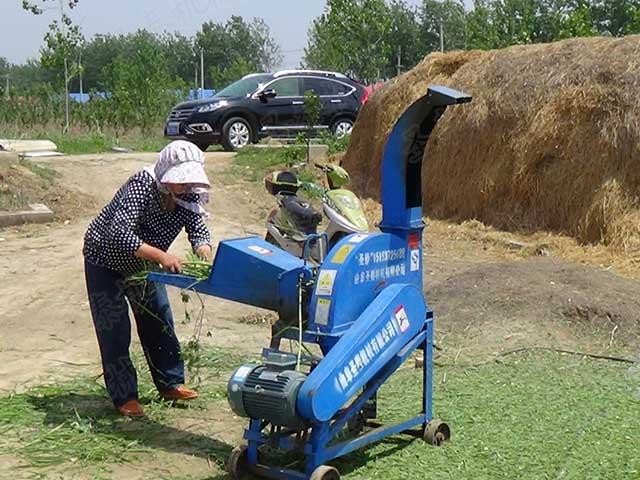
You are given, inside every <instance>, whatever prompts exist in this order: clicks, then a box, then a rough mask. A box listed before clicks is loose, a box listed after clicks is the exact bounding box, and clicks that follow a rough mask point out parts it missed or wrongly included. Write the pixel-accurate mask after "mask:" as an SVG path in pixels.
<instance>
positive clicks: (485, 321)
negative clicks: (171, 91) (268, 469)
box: [0, 153, 640, 478]
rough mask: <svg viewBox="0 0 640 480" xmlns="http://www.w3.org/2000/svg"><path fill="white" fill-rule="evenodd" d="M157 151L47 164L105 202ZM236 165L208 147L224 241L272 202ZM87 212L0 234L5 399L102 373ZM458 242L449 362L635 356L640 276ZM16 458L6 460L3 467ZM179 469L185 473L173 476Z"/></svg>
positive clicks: (212, 424) (450, 261)
mask: <svg viewBox="0 0 640 480" xmlns="http://www.w3.org/2000/svg"><path fill="white" fill-rule="evenodd" d="M154 158H155V156H154V155H152V154H149V155H147V154H135V155H133V154H129V155H114V154H105V155H87V156H75V157H59V158H53V159H48V160H44V159H43V160H39V162H42V163H46V164H47V165H48V166H51V167H53V168H55V169H56V170H57V171H59V172H60V173H61V178H60V179H59V180H58V181H60V182H62V183H63V184H64V185H65V186H66V187H67V188H69V189H72V190H76V191H77V192H79V193H81V194H84V195H87V196H90V197H91V198H93V199H94V200H95V203H96V204H98V205H104V204H105V203H106V202H107V201H109V200H110V199H111V197H112V196H113V194H114V192H115V191H116V190H117V188H118V187H119V186H120V185H121V184H122V183H123V182H124V181H125V180H126V179H127V178H128V177H129V176H130V175H132V174H133V173H134V172H136V171H138V170H139V169H140V168H142V167H143V166H145V165H147V164H150V163H152V162H153V161H154ZM230 161H231V157H230V156H229V155H228V154H223V153H210V154H207V165H208V167H207V168H208V171H209V174H210V178H211V180H212V183H213V188H212V195H211V197H212V198H211V204H210V209H209V210H210V212H211V217H210V219H209V220H208V222H209V227H210V229H211V231H212V233H213V235H214V238H215V240H216V241H218V240H220V239H225V238H233V237H238V236H244V235H247V234H258V235H262V234H263V230H264V227H263V224H264V219H265V217H266V214H267V212H268V211H269V209H270V208H272V205H273V200H272V199H271V198H270V197H269V196H268V195H267V194H266V192H263V191H262V189H261V187H260V186H259V185H254V184H247V183H242V182H239V183H235V184H230V183H228V182H229V181H230V179H229V177H228V176H225V175H224V174H223V172H224V170H225V169H226V168H227V167H228V164H229V162H230ZM78 209H79V212H78V216H77V218H78V219H77V220H71V221H69V222H61V223H55V224H51V225H46V226H26V227H21V228H14V229H7V230H0V279H1V281H0V395H2V394H9V393H10V392H13V391H23V390H25V389H26V388H27V387H29V386H33V385H38V384H43V383H48V382H51V381H52V380H53V379H63V378H69V377H73V376H77V375H87V374H95V375H97V374H99V373H100V366H99V362H98V358H99V357H98V350H97V343H96V340H95V334H94V331H93V327H92V323H91V319H90V314H89V306H88V302H87V299H86V293H85V286H84V276H83V266H82V254H81V248H82V238H83V234H84V232H85V229H86V226H87V224H88V222H89V221H90V220H91V218H92V216H93V215H95V213H96V212H95V209H94V208H92V207H91V206H90V205H87V206H79V207H78ZM445 230H446V229H445ZM450 238H451V237H450V235H448V234H446V233H445V232H444V231H443V229H442V228H441V227H440V228H433V229H430V230H428V231H427V243H426V245H427V249H426V252H427V253H426V255H427V258H426V259H425V267H426V271H425V285H426V293H427V297H428V300H429V303H430V305H431V306H432V308H433V309H434V310H435V312H436V319H437V326H436V329H437V335H438V340H437V341H438V343H439V346H440V348H441V349H442V351H441V352H440V354H441V357H440V358H441V360H443V361H447V362H450V363H451V362H463V361H475V360H478V359H485V358H487V357H490V356H491V355H492V354H493V353H497V352H499V351H505V350H509V349H513V348H517V347H521V346H552V347H559V348H566V349H579V350H580V351H592V352H595V353H609V354H614V353H615V354H624V355H635V354H636V353H637V345H638V333H639V332H640V295H639V294H640V283H639V282H638V280H635V279H631V278H626V277H622V276H619V275H617V274H616V273H615V272H614V271H613V270H612V269H606V268H601V267H593V266H591V267H590V266H584V265H578V264H576V263H570V262H567V261H564V260H561V259H559V258H557V257H554V256H553V255H551V256H544V257H536V256H533V257H528V258H524V257H521V256H518V255H514V254H512V253H511V252H510V249H509V247H508V246H503V247H496V246H495V244H492V245H491V246H490V247H488V246H487V244H484V243H483V242H482V241H477V240H474V239H470V238H462V237H456V238H455V241H449V239H450ZM187 248H188V243H187V241H186V237H184V236H183V237H181V238H180V239H179V241H178V242H176V244H175V245H174V246H173V247H172V250H173V252H175V253H176V254H178V255H182V254H184V252H186V251H187ZM177 299H178V297H177V292H172V300H173V302H174V305H178V304H179V303H178V301H177ZM205 302H206V312H207V315H206V320H205V326H204V328H205V331H207V332H211V335H210V336H205V339H206V340H205V341H206V342H209V343H211V344H212V345H217V346H224V347H232V348H233V349H235V350H238V351H243V352H245V351H246V352H248V353H253V354H255V353H257V352H259V351H260V349H261V348H262V347H263V346H266V345H267V339H268V334H269V331H268V329H267V328H266V326H265V325H264V324H257V325H256V324H252V322H239V321H238V320H239V319H241V318H244V317H250V316H256V315H261V314H263V313H264V312H262V311H260V310H258V309H255V308H252V307H246V306H242V305H237V304H232V303H229V302H225V301H222V300H216V299H212V298H207V299H206V300H205ZM177 328H178V333H179V336H180V337H181V338H186V337H188V336H189V335H190V334H191V332H192V328H193V327H192V326H183V325H180V324H178V326H177ZM210 413H211V412H210ZM211 415H213V416H212V418H204V419H199V420H200V421H207V422H208V427H207V428H206V429H205V430H203V431H202V434H203V435H207V436H213V437H214V438H215V440H220V441H225V442H230V443H238V442H239V441H240V436H241V427H240V426H241V425H242V424H243V422H240V421H239V420H238V419H233V418H232V416H231V415H229V412H224V411H223V412H216V413H215V414H213V413H212V414H211ZM192 423H193V421H192ZM185 426H186V427H188V426H189V424H188V420H187V419H185ZM196 430H197V429H196ZM16 462H17V460H16V459H14V458H4V457H2V456H0V464H3V465H5V466H8V465H11V464H16ZM176 465H180V471H179V472H176V471H173V472H172V470H173V467H174V466H176ZM210 468H211V466H210V465H209V463H208V460H206V459H202V458H194V457H192V456H191V455H188V454H184V453H180V452H179V451H178V452H172V453H171V454H170V455H168V456H167V458H164V459H163V460H162V461H159V462H158V464H157V466H156V467H155V470H154V471H155V472H156V473H158V474H169V473H171V472H172V473H171V474H173V475H176V474H177V473H180V472H183V473H184V471H185V470H186V471H188V472H196V473H198V474H202V472H205V474H206V472H207V471H209V469H210ZM116 470H117V471H118V472H119V473H118V477H114V478H125V477H124V476H121V475H120V474H122V475H124V474H125V473H126V475H127V478H147V477H145V475H147V474H149V470H148V469H144V468H142V466H141V465H136V464H135V463H134V464H132V465H130V466H118V467H116ZM116 470H114V471H116ZM138 470H140V472H138ZM143 471H144V473H143ZM167 472H169V473H167ZM216 473H219V471H217V472H216ZM12 478H18V477H15V476H14V477H12ZM158 478H159V477H158ZM216 478H223V477H216Z"/></svg>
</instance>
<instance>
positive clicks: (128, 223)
mask: <svg viewBox="0 0 640 480" xmlns="http://www.w3.org/2000/svg"><path fill="white" fill-rule="evenodd" d="M209 187H210V184H209V180H208V178H207V175H206V173H205V171H204V155H203V153H202V151H200V149H198V147H196V146H195V145H193V144H192V143H189V142H185V141H176V142H173V143H171V144H169V145H168V146H167V147H166V148H165V149H164V150H162V152H160V156H159V158H158V161H157V162H156V164H155V165H154V166H152V167H147V168H145V169H144V170H142V171H140V172H138V173H137V174H135V175H133V176H132V177H131V178H129V180H128V181H127V183H125V184H124V186H122V187H121V188H120V190H119V191H118V192H117V193H116V195H115V197H114V198H113V200H111V202H110V203H109V204H108V205H107V206H106V207H104V209H103V210H102V211H101V212H100V214H99V215H98V216H97V217H96V218H95V219H94V220H93V222H91V224H90V225H89V228H88V230H87V233H86V234H85V238H84V248H83V254H84V257H85V262H84V264H85V276H86V281H87V292H88V295H89V304H90V307H91V315H92V317H93V323H94V326H95V329H96V334H97V336H98V344H99V346H100V354H101V356H102V367H103V372H104V379H105V384H106V386H107V391H108V392H109V395H110V397H111V400H112V401H113V403H114V405H115V407H116V409H117V410H118V411H119V412H120V413H121V414H122V415H125V416H132V417H139V416H143V415H144V412H143V410H142V407H141V405H140V403H139V402H138V386H137V377H136V370H135V368H134V366H133V364H132V363H131V358H130V357H129V344H130V342H131V322H130V319H129V313H128V308H127V300H128V303H129V305H130V306H131V309H132V311H133V314H134V317H135V321H136V325H137V329H138V336H139V337H140V342H141V343H142V348H143V351H144V354H145V357H146V359H147V362H148V364H149V369H150V370H151V375H152V377H153V381H154V383H155V385H156V388H157V389H158V391H159V393H160V396H161V397H162V398H165V399H168V400H190V399H193V398H196V397H197V396H198V394H197V393H196V392H194V391H193V390H190V389H188V388H186V387H185V386H184V363H183V361H182V358H181V355H180V343H179V341H178V338H177V337H176V334H175V330H174V326H173V316H172V313H171V307H170V305H169V300H168V298H167V292H166V290H165V287H164V286H163V285H159V284H152V283H150V282H147V283H146V285H144V286H142V285H135V284H132V283H131V282H127V278H128V277H130V276H131V275H133V274H135V273H138V272H140V271H142V270H144V269H145V261H149V262H153V263H155V264H160V265H162V267H163V268H164V269H165V270H167V271H170V272H174V273H178V272H180V270H181V265H180V259H179V258H178V257H176V256H174V255H172V254H170V253H167V250H168V249H169V247H170V245H171V244H172V243H173V241H174V240H175V239H176V237H177V236H178V234H179V233H180V231H182V229H183V228H184V229H185V230H186V232H187V235H188V237H189V242H190V243H191V246H192V247H193V250H194V251H195V252H196V253H197V254H198V255H199V256H201V257H203V258H206V259H210V258H211V238H210V235H209V231H208V229H207V227H206V225H205V223H204V221H203V216H204V215H206V212H205V211H204V209H203V207H202V205H203V204H204V203H206V201H207V199H208V195H207V193H206V190H208V189H209Z"/></svg>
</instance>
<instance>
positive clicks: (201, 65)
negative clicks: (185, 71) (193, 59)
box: [200, 48, 204, 98]
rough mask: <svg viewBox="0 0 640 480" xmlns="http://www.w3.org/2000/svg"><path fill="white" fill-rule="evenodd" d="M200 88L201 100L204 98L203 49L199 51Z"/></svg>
mask: <svg viewBox="0 0 640 480" xmlns="http://www.w3.org/2000/svg"><path fill="white" fill-rule="evenodd" d="M200 86H201V90H200V92H201V95H202V98H204V48H201V49H200Z"/></svg>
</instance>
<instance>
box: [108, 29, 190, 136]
mask: <svg viewBox="0 0 640 480" xmlns="http://www.w3.org/2000/svg"><path fill="white" fill-rule="evenodd" d="M131 40H132V44H134V45H136V48H135V50H134V51H131V52H126V53H125V52H122V53H120V54H118V56H117V57H116V58H115V59H114V61H113V62H112V63H111V64H110V65H107V66H106V67H105V69H104V71H103V77H104V78H105V83H104V85H105V88H106V90H107V91H108V92H109V94H110V99H109V100H110V101H111V102H113V105H114V107H115V108H114V109H113V112H114V116H113V118H111V119H110V120H111V122H112V123H113V124H114V126H115V127H116V131H118V130H124V129H127V128H135V127H140V128H141V129H142V131H143V132H144V133H148V132H150V131H151V128H152V127H154V126H155V125H156V124H157V122H158V120H159V119H161V118H163V117H164V116H166V114H167V111H168V110H170V109H171V107H172V106H173V105H174V103H175V102H176V100H177V97H178V91H179V90H180V89H181V88H184V83H183V82H181V81H180V79H177V78H175V77H172V76H171V69H170V68H169V65H168V62H167V58H166V56H165V54H164V52H163V51H162V48H161V47H160V46H159V45H158V44H157V43H156V42H155V40H154V37H153V36H150V35H149V34H148V32H146V31H143V30H141V31H138V32H136V33H135V34H133V35H132V36H131Z"/></svg>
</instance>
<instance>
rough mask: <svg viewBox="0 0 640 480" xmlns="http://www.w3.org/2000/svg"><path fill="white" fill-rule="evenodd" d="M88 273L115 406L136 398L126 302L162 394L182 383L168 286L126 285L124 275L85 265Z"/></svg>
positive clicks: (97, 330) (90, 301) (182, 369)
mask: <svg viewBox="0 0 640 480" xmlns="http://www.w3.org/2000/svg"><path fill="white" fill-rule="evenodd" d="M84 269H85V276H86V280H87V293H88V295H89V304H90V306H91V316H92V317H93V324H94V326H95V329H96V334H97V336H98V344H99V346H100V354H101V356H102V368H103V372H104V380H105V383H106V385H107V391H108V392H109V395H110V396H111V399H112V400H113V403H114V404H115V406H116V407H119V406H121V405H123V404H124V403H126V402H128V401H129V400H135V399H137V398H138V382H137V376H136V370H135V368H134V366H133V364H132V363H131V358H130V357H129V344H130V343H131V321H130V319H129V310H128V308H127V300H128V301H129V305H131V309H132V310H133V315H134V317H135V320H136V325H137V327H138V336H139V337H140V342H141V343H142V349H143V351H144V354H145V357H146V359H147V362H148V364H149V369H150V370H151V376H152V377H153V382H154V383H155V385H156V387H157V389H158V390H159V391H161V392H162V391H166V390H170V389H172V388H174V387H176V386H178V385H180V384H183V383H184V363H183V361H182V357H181V356H180V343H179V342H178V338H177V337H176V334H175V330H174V327H173V315H172V314H171V306H170V305H169V299H168V297H167V291H166V289H165V287H164V285H159V284H154V283H151V282H148V283H147V284H146V286H140V285H137V286H134V285H127V284H126V282H125V278H124V276H123V275H121V274H119V273H117V272H115V271H113V270H110V269H108V268H104V267H99V266H97V265H93V264H92V263H90V262H88V261H86V260H85V262H84Z"/></svg>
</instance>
